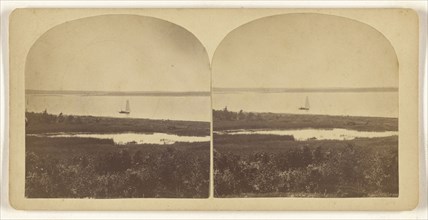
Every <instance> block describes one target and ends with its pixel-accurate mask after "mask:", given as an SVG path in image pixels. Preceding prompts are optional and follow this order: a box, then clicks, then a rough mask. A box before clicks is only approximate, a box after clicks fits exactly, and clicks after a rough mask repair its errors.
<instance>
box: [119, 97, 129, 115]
mask: <svg viewBox="0 0 428 220" xmlns="http://www.w3.org/2000/svg"><path fill="white" fill-rule="evenodd" d="M119 113H120V114H127V115H129V113H131V108H130V107H129V100H126V106H125V110H121V111H120V112H119Z"/></svg>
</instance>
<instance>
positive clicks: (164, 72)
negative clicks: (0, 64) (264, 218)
mask: <svg viewBox="0 0 428 220" xmlns="http://www.w3.org/2000/svg"><path fill="white" fill-rule="evenodd" d="M9 28H10V29H9V30H10V36H9V39H10V41H9V50H10V54H9V56H10V57H9V58H10V65H9V66H10V71H9V77H10V93H9V94H10V108H9V112H10V116H9V117H10V146H9V152H10V173H9V175H10V185H9V189H10V202H11V205H12V206H13V207H15V208H16V209H25V210H409V209H413V208H414V207H416V205H417V203H418V183H419V181H418V152H419V143H418V140H419V138H418V126H419V124H418V40H419V39H418V28H419V27H418V15H417V13H416V12H414V11H413V10H410V9H17V10H15V11H13V12H12V14H11V15H10V27H9Z"/></svg>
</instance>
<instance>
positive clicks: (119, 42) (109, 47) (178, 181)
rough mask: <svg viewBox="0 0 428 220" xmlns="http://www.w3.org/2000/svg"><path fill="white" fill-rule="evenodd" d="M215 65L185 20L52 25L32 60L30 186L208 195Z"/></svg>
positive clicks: (98, 19) (72, 191) (28, 79)
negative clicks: (183, 24) (212, 67)
mask: <svg viewBox="0 0 428 220" xmlns="http://www.w3.org/2000/svg"><path fill="white" fill-rule="evenodd" d="M210 105H211V103H210V65H209V59H208V56H207V53H206V51H205V48H204V46H203V45H202V44H201V43H200V42H199V41H198V40H197V39H196V37H195V36H194V35H193V34H192V33H190V32H189V31H187V30H186V29H184V28H182V27H180V26H178V25H176V24H173V23H170V22H167V21H164V20H161V19H156V18H152V17H145V16H136V15H102V16H93V17H88V18H82V19H77V20H72V21H68V22H66V23H63V24H60V25H57V26H55V27H53V28H51V29H49V30H48V31H47V32H45V33H43V34H42V35H41V36H40V37H39V38H38V39H37V41H35V42H34V44H33V45H32V47H31V49H30V51H29V53H28V56H27V58H26V65H25V134H26V137H25V196H26V197H28V198H206V197H208V190H209V173H210V160H209V158H210V120H211V119H210V118H211V116H210V112H211V110H210V109H211V107H210Z"/></svg>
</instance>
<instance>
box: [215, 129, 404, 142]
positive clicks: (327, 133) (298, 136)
mask: <svg viewBox="0 0 428 220" xmlns="http://www.w3.org/2000/svg"><path fill="white" fill-rule="evenodd" d="M215 133H218V134H228V135H237V134H265V135H292V136H294V139H295V140H297V141H306V140H309V139H316V140H353V139H355V138H376V137H389V136H396V135H398V132H397V131H383V132H373V131H356V130H348V129H339V128H335V129H296V130H233V131H224V132H215Z"/></svg>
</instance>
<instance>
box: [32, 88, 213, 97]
mask: <svg viewBox="0 0 428 220" xmlns="http://www.w3.org/2000/svg"><path fill="white" fill-rule="evenodd" d="M25 95H81V96H210V92H209V91H127V92H120V91H77V90H34V89H27V90H25Z"/></svg>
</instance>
